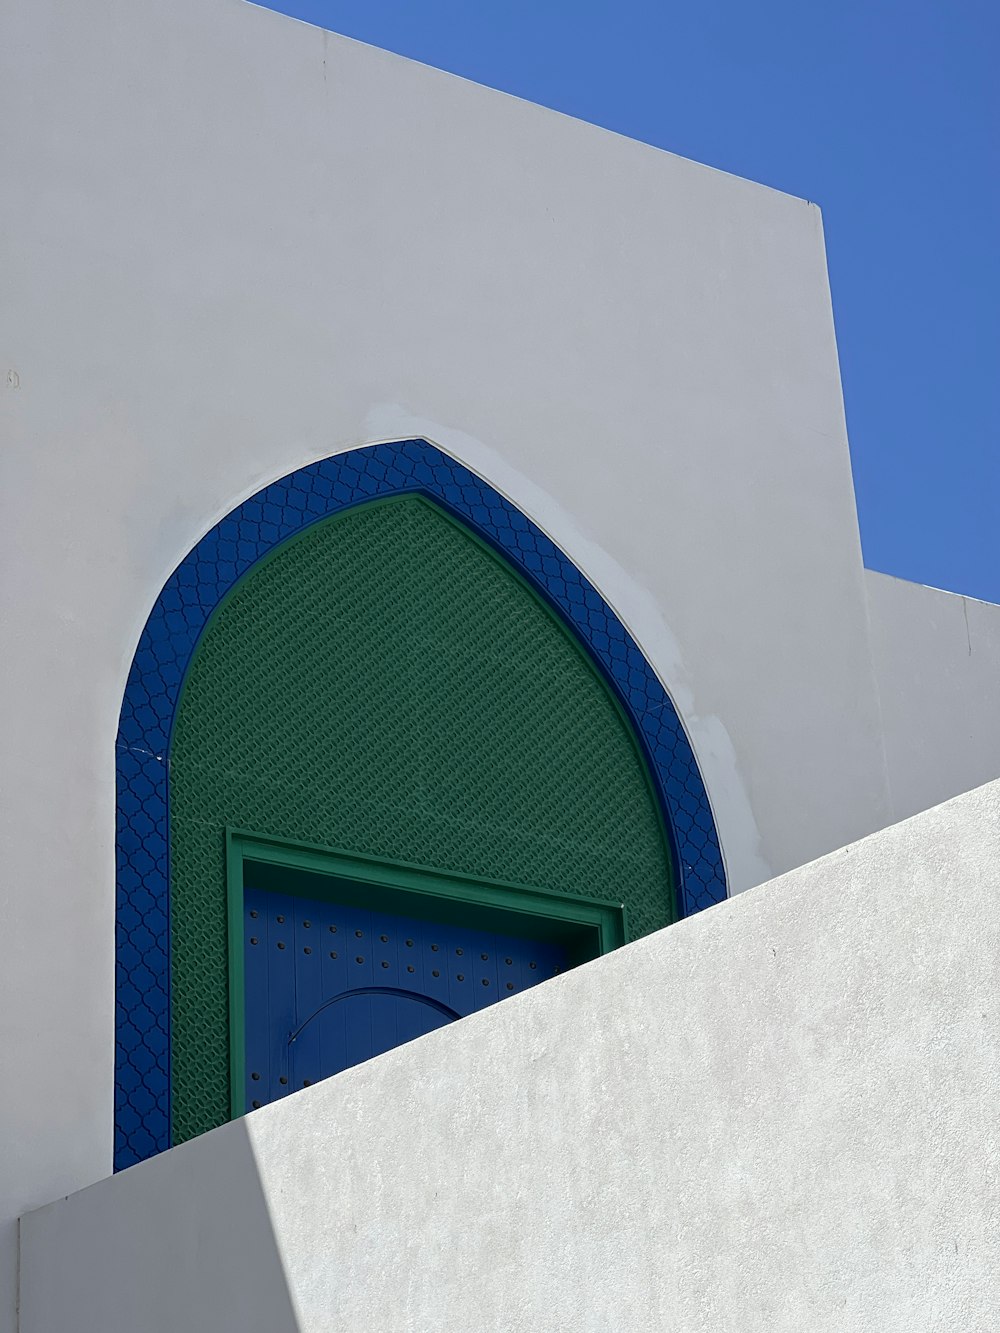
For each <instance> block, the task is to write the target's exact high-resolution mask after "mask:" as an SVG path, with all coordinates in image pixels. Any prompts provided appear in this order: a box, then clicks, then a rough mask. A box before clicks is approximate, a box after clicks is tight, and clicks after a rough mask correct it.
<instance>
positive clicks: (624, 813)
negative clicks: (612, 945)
mask: <svg viewBox="0 0 1000 1333" xmlns="http://www.w3.org/2000/svg"><path fill="white" fill-rule="evenodd" d="M170 763H171V768H170V774H171V778H170V780H171V821H170V825H171V834H170V836H171V876H172V880H171V960H172V1041H173V1049H172V1061H173V1065H172V1082H173V1126H174V1128H173V1135H174V1141H175V1142H182V1141H183V1140H185V1139H188V1138H190V1137H192V1135H194V1134H198V1133H201V1132H202V1131H204V1130H206V1129H209V1128H211V1127H212V1126H214V1125H217V1124H221V1123H222V1122H223V1121H224V1120H226V1119H227V1115H228V1105H229V1087H228V1049H227V1040H228V1038H227V1032H228V1012H227V992H226V985H227V974H226V966H227V964H226V958H227V941H226V881H225V865H224V829H225V827H226V826H227V825H235V826H239V827H244V828H247V827H249V828H253V829H256V830H258V831H260V832H262V833H267V834H270V835H272V836H275V837H279V838H287V839H289V840H293V841H302V842H309V843H318V844H324V845H328V846H331V847H338V848H342V849H345V850H348V851H357V852H362V853H368V854H371V855H375V856H380V857H384V858H386V859H389V860H398V861H405V862H407V863H410V864H420V865H425V866H432V867H438V868H441V869H448V870H454V871H457V872H461V873H463V874H465V875H468V876H470V877H476V876H485V877H490V878H494V879H500V880H504V881H507V882H513V883H521V884H526V885H536V886H539V887H543V888H549V889H555V890H559V891H562V892H567V893H573V894H580V895H584V896H588V897H594V898H599V899H617V900H620V901H622V902H624V903H625V904H626V906H627V908H628V920H629V925H630V933H631V936H632V937H633V938H635V937H637V936H640V935H644V934H647V933H648V932H649V931H651V930H654V929H657V928H658V927H660V926H662V925H665V924H666V923H667V922H668V921H669V920H670V914H671V899H672V893H671V875H670V863H669V854H668V851H667V847H666V842H665V837H664V833H663V828H662V825H661V822H660V818H659V813H658V810H657V807H656V803H655V801H654V798H653V796H652V793H651V790H650V787H649V784H648V780H647V776H646V771H645V768H644V765H643V763H642V761H641V758H640V756H639V752H638V750H637V748H636V746H635V744H634V741H633V738H632V735H631V732H630V730H629V727H628V725H627V723H626V721H625V719H624V716H623V715H622V713H621V712H620V711H619V708H618V706H617V704H616V703H615V701H614V699H613V697H612V695H611V694H610V692H609V690H608V689H607V687H606V686H605V684H604V682H603V680H602V678H601V677H600V676H599V675H598V674H597V673H596V671H595V670H594V668H593V667H592V666H591V664H590V662H589V659H588V658H587V657H586V655H585V654H584V652H583V650H582V649H581V648H580V647H579V646H578V645H577V644H576V642H575V640H574V639H572V638H571V637H570V635H569V634H568V633H567V631H566V630H565V629H564V627H563V626H562V624H561V622H560V621H559V620H558V619H557V618H556V616H555V615H554V614H553V613H551V612H550V611H549V609H548V608H547V607H546V606H545V605H544V604H543V603H542V602H541V601H540V600H539V599H538V598H537V597H536V596H535V595H534V593H533V592H532V591H531V589H530V588H529V587H528V586H527V585H526V584H525V583H524V582H523V581H522V580H521V579H520V578H519V577H518V575H516V574H515V573H514V572H513V571H512V570H511V569H510V568H509V566H508V565H507V564H506V563H505V562H504V561H503V560H502V559H501V558H500V557H498V556H496V555H495V554H494V553H493V552H492V551H490V550H489V549H488V548H487V547H485V546H484V545H483V544H482V543H480V542H479V541H478V540H477V539H476V538H475V537H473V536H472V535H471V534H470V533H468V532H467V531H466V530H465V529H464V528H462V527H461V526H459V525H458V524H457V523H456V522H454V521H452V520H451V519H450V518H449V517H448V516H446V515H445V514H444V513H443V512H442V511H440V510H438V509H437V508H436V507H435V506H433V505H432V504H431V503H429V502H428V501H426V500H424V499H422V498H419V497H416V496H408V497H403V498H400V499H393V500H385V501H379V502H376V503H373V504H369V505H364V506H361V507H360V508H357V509H352V510H348V511H347V512H345V513H344V514H341V515H337V516H335V517H333V518H330V519H327V520H325V521H324V522H321V523H319V524H317V525H315V526H314V527H311V528H309V529H307V530H306V532H304V533H303V534H302V535H301V536H300V537H297V538H295V539H293V540H292V541H290V542H288V543H287V544H286V545H284V546H282V547H280V548H278V550H277V551H276V552H275V553H274V554H273V555H271V556H270V557H268V558H267V559H265V560H264V561H262V562H261V563H260V564H259V565H257V566H255V567H254V569H253V570H252V571H251V573H250V574H249V575H248V576H247V577H246V578H245V579H244V580H243V581H242V582H241V583H239V584H238V585H237V586H236V587H235V588H234V589H233V591H232V592H231V593H230V595H229V596H228V597H227V598H226V600H225V601H224V602H223V604H222V605H221V607H220V608H219V610H218V612H217V613H216V615H215V616H214V617H213V619H212V621H211V623H210V624H209V626H208V628H207V630H206V632H205V634H204V636H203V637H202V640H201V642H200V644H199V646H198V649H197V652H196V654H195V658H194V661H193V663H192V665H191V668H190V670H189V672H188V676H187V679H186V681H185V685H184V692H183V696H182V700H181V704H180V708H179V711H178V715H177V723H176V729H175V732H174V737H173V742H172V747H171V756H170Z"/></svg>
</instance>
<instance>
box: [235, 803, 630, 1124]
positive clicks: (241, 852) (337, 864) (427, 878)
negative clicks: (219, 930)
mask: <svg viewBox="0 0 1000 1333" xmlns="http://www.w3.org/2000/svg"><path fill="white" fill-rule="evenodd" d="M248 865H249V866H253V868H254V870H253V873H254V881H255V885H256V886H257V887H260V888H263V889H273V890H274V891H275V892H282V893H294V894H297V895H301V896H303V897H310V898H318V899H321V900H324V901H327V902H338V903H345V904H350V905H352V906H365V907H370V908H372V909H373V910H374V911H378V912H388V913H392V914H394V915H399V916H411V917H420V918H422V919H424V920H429V921H439V922H442V923H445V924H452V925H455V924H458V925H464V926H468V927H469V928H474V929H477V930H490V931H495V932H497V933H498V934H506V935H522V936H525V937H526V938H529V939H536V940H557V941H558V942H559V943H561V944H563V945H564V946H565V947H566V948H567V949H568V951H569V954H570V959H571V961H572V962H573V963H574V964H578V963H583V962H587V961H588V960H589V959H591V958H598V957H600V956H601V955H602V954H606V953H610V952H611V950H612V949H617V948H619V947H620V946H621V945H622V944H624V943H625V940H626V939H627V934H626V921H625V904H624V903H620V902H617V903H616V902H610V901H608V902H605V901H602V900H599V899H594V898H580V897H576V896H574V895H571V894H566V893H556V892H554V891H553V890H551V889H543V888H536V887H530V886H527V885H523V884H505V883H502V882H500V881H499V880H493V879H472V878H470V877H469V876H467V875H460V874H455V873H454V872H452V871H448V870H433V869H430V868H428V867H426V866H417V865H407V864H405V863H403V862H392V861H384V860H379V859H377V858H375V857H371V856H363V855H361V854H359V853H357V852H344V851H340V850H338V849H337V848H333V847H319V846H315V845H312V844H309V843H298V842H289V841H287V840H286V839H282V838H273V837H271V836H269V835H268V834H264V833H253V832H250V831H248V830H246V829H233V828H227V829H226V891H227V910H228V922H229V1104H230V1115H231V1117H232V1118H233V1119H235V1118H236V1117H237V1116H241V1115H244V1114H245V1112H246V1102H245V1097H244V1080H245V1072H246V1065H245V1059H246V1049H245V1048H246V1021H245V1011H244V974H243V973H244V959H243V886H244V884H245V882H246V869H247V866H248Z"/></svg>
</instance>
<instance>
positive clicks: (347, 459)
mask: <svg viewBox="0 0 1000 1333" xmlns="http://www.w3.org/2000/svg"><path fill="white" fill-rule="evenodd" d="M408 491H417V492H423V493H424V494H426V495H427V496H429V497H430V498H432V499H433V500H435V501H437V503H438V504H441V505H443V506H444V507H445V508H447V509H448V510H450V511H451V512H452V513H453V514H454V515H455V516H456V517H458V518H459V519H461V520H462V521H463V522H464V523H466V524H467V525H468V526H469V527H470V528H472V530H473V531H474V532H476V533H477V534H478V535H479V536H480V537H482V538H484V539H485V540H486V541H488V542H489V543H490V544H491V545H492V546H494V547H495V548H496V549H497V550H499V551H500V552H502V553H503V555H505V556H506V557H507V558H508V559H509V560H510V561H511V562H512V563H513V565H514V566H515V567H516V568H517V569H518V570H519V571H520V572H521V573H522V574H523V575H525V576H526V577H527V578H528V580H529V581H530V582H531V583H532V584H533V585H534V587H536V588H537V589H538V591H539V592H540V593H541V594H542V595H543V596H545V597H546V598H547V599H548V600H549V602H550V603H551V604H552V605H553V606H555V607H556V609H557V610H558V611H559V612H560V613H561V615H562V617H563V618H564V620H565V621H566V622H567V623H568V624H569V625H570V626H571V627H572V628H573V629H574V630H575V631H576V633H577V635H578V636H579V638H580V640H581V641H582V642H583V643H584V645H585V646H586V647H587V648H588V649H589V651H590V654H591V656H592V658H593V659H594V661H595V662H596V663H597V664H598V665H599V667H600V668H601V669H602V670H603V672H604V674H605V675H606V677H607V679H608V680H609V681H610V682H611V685H612V687H613V688H614V690H615V692H616V693H617V695H618V697H619V698H620V700H621V702H622V704H623V706H624V708H625V711H626V714H627V715H628V717H629V718H630V720H631V722H632V725H633V726H634V728H635V731H636V734H637V735H638V736H639V738H640V740H641V742H642V744H643V747H644V748H645V751H646V755H647V758H648V761H649V766H650V771H651V773H652V775H653V779H654V782H655V784H656V788H657V794H658V796H659V799H660V802H661V806H662V809H663V812H664V816H665V823H666V826H667V829H668V833H669V836H670V839H671V842H672V846H673V851H674V857H675V865H676V867H677V873H678V881H679V884H678V891H679V899H680V904H681V911H682V914H683V915H684V916H690V915H692V914H693V913H695V912H698V911H701V910H702V909H703V908H706V907H711V906H712V905H713V904H714V903H717V902H720V901H721V900H722V899H724V898H725V896H726V883H725V872H724V869H723V864H722V856H721V853H720V850H719V839H718V834H717V832H716V828H715V823H714V820H713V818H712V811H711V807H710V805H709V802H708V796H707V794H706V791H705V786H704V783H703V781H702V778H701V774H700V772H699V770H698V765H697V762H696V760H695V757H694V754H693V752H692V750H691V746H690V743H689V741H688V739H687V735H686V734H685V731H684V728H683V726H682V725H681V722H680V719H679V718H678V716H677V712H676V710H675V708H674V706H673V703H672V702H671V700H670V698H669V697H668V695H667V693H666V691H665V690H664V688H663V686H662V685H661V684H660V682H659V681H658V680H657V678H656V676H655V674H654V673H653V671H652V669H651V668H650V666H649V664H648V662H647V661H646V659H645V658H644V657H643V655H642V653H641V651H640V650H639V648H638V646H637V644H636V643H635V641H634V640H633V638H632V636H631V635H630V634H629V633H628V631H627V630H626V629H625V627H624V625H622V623H621V621H620V620H619V619H618V617H617V616H616V615H615V613H614V612H613V611H612V610H611V608H610V607H609V606H608V604H607V603H606V602H605V601H604V599H603V598H602V597H601V596H600V594H599V593H598V592H597V590H596V589H595V588H594V587H593V586H592V585H591V584H590V583H589V582H588V581H587V579H585V578H584V576H583V575H582V574H581V573H580V571H579V570H578V569H577V568H576V566H575V565H573V563H572V562H571V561H570V560H569V559H568V558H567V557H566V556H565V555H564V554H563V553H562V552H561V551H560V550H559V549H558V547H556V546H555V545H554V543H553V542H552V541H550V539H549V538H548V537H546V536H545V534H544V533H543V532H541V531H540V530H539V529H538V528H537V527H536V526H535V525H534V524H533V523H532V522H531V521H530V520H529V519H528V518H527V517H525V515H524V514H522V513H521V512H520V510H518V509H516V508H515V507H514V505H512V504H511V503H510V501H508V500H506V499H504V497H503V496H501V495H499V494H498V493H497V492H496V491H495V490H494V489H493V488H492V487H491V486H489V485H488V484H487V483H486V482H485V481H483V480H482V479H481V478H480V477H477V476H476V475H475V474H474V473H472V472H470V471H469V469H468V468H466V467H464V466H463V465H462V464H461V463H458V462H456V461H455V460H454V459H453V458H449V457H448V456H447V455H446V454H444V453H442V452H441V450H440V449H438V448H437V447H436V446H434V445H432V444H430V443H428V442H427V441H426V440H419V439H415V440H403V441H400V442H398V443H393V444H377V445H370V446H365V447H364V448H360V449H354V450H351V451H350V452H348V453H342V454H337V455H335V456H334V457H332V458H326V459H323V460H321V461H320V462H318V463H312V464H310V465H309V466H307V467H303V468H299V469H298V471H296V472H292V473H290V474H289V475H288V476H286V477H283V478H281V480H279V481H276V482H273V483H272V484H271V485H270V486H266V487H265V488H264V489H263V490H262V491H258V492H257V494H256V495H253V496H251V497H250V499H248V500H246V501H244V502H243V504H241V505H239V506H237V508H236V509H234V510H233V511H232V512H231V513H229V514H227V515H226V517H225V518H224V519H222V520H221V522H219V523H217V524H216V525H215V527H214V528H212V530H211V531H210V532H208V533H207V534H206V535H205V536H204V537H203V538H202V539H201V541H200V542H199V543H198V544H197V546H195V547H194V549H193V550H191V551H190V552H189V553H188V555H187V556H185V558H184V559H183V560H182V561H181V563H180V564H179V565H178V566H177V568H176V569H175V570H174V572H173V574H171V576H170V578H169V579H168V580H167V582H166V583H165V584H164V586H163V589H162V591H161V593H160V595H159V597H158V598H157V601H156V604H155V606H154V607H153V609H152V611H151V612H150V614H149V619H148V620H147V622H146V626H145V628H144V629H143V632H142V635H141V637H140V639H139V646H138V648H137V649H136V654H135V657H134V659H133V662H132V668H131V671H130V673H129V678H128V683H127V685H126V687H125V697H124V700H123V703H122V711H121V722H120V725H119V731H118V741H117V778H118V809H117V819H118V826H117V844H116V854H117V897H116V976H115V981H116V991H115V1169H116V1170H121V1169H123V1168H124V1167H126V1166H131V1165H132V1164H133V1163H135V1162H139V1161H142V1160H143V1159H144V1158H147V1157H151V1156H153V1155H154V1154H156V1153H158V1152H162V1151H163V1150H164V1149H165V1148H168V1147H169V1146H170V1026H169V1023H170V977H169V947H168V932H169V866H168V782H169V766H168V755H169V747H170V737H171V731H172V728H173V722H174V714H175V711H176V706H177V700H178V697H179V694H180V686H181V682H182V680H183V678H184V673H185V670H186V669H187V665H188V662H189V661H190V659H191V654H192V652H193V651H194V647H195V644H196V643H197V641H198V638H199V636H200V634H201V632H202V630H203V629H204V627H205V624H206V622H207V621H208V618H209V616H210V615H211V613H212V611H213V610H214V609H215V607H216V606H217V605H218V604H219V602H220V601H221V600H222V598H223V597H225V595H226V593H227V592H228V591H229V589H230V588H231V587H232V585H233V584H234V583H235V582H236V580H237V579H239V578H240V577H242V575H243V574H245V573H246V572H247V570H248V569H249V568H250V567H251V566H252V565H253V564H255V563H256V561H257V560H259V559H260V558H261V557H262V556H263V555H266V554H267V552H268V551H270V550H271V549H272V548H273V547H275V546H277V545H278V544H279V543H280V542H283V541H285V540H286V539H287V538H288V537H291V536H292V535H294V534H295V533H297V532H300V531H301V530H302V529H303V528H305V527H307V526H309V525H310V524H312V523H316V522H318V521H319V520H321V519H323V518H327V517H328V516H329V515H331V514H334V513H337V512H339V511H340V510H342V509H346V508H348V507H349V506H352V505H357V504H361V503H364V502H365V501H366V500H373V499H376V498H380V497H383V496H389V495H399V494H402V493H404V492H408Z"/></svg>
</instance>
